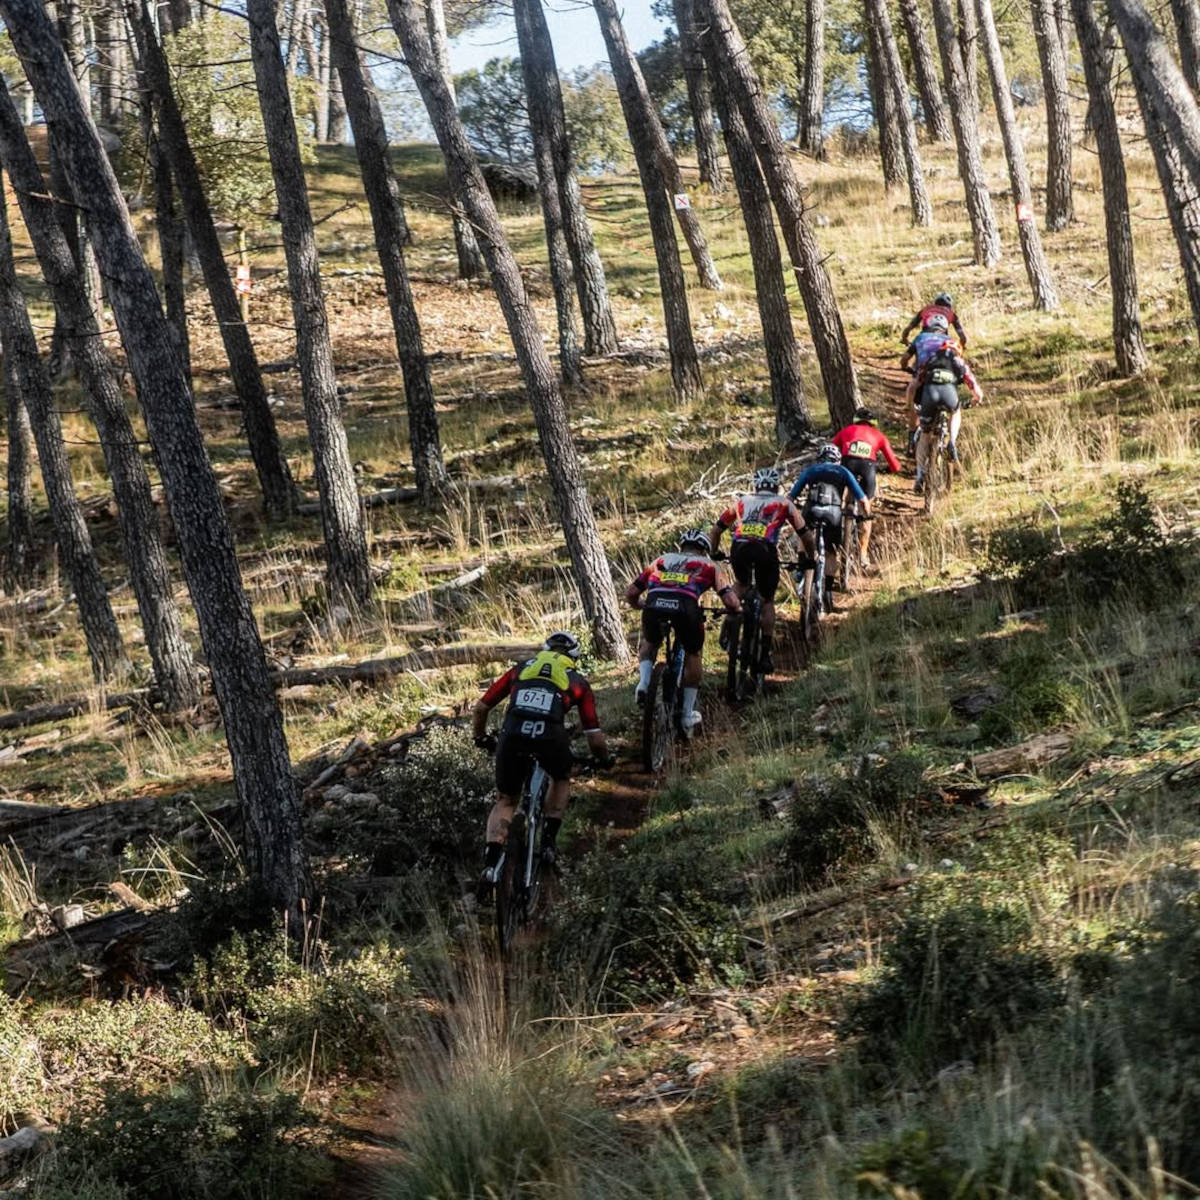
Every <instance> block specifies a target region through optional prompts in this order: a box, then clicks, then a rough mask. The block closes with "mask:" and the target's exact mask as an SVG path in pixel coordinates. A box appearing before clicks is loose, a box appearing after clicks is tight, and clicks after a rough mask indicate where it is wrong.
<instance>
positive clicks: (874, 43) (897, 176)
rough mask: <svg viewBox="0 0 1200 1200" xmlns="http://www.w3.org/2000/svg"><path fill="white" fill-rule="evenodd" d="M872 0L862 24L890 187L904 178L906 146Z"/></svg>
mask: <svg viewBox="0 0 1200 1200" xmlns="http://www.w3.org/2000/svg"><path fill="white" fill-rule="evenodd" d="M875 11H876V10H875V6H874V4H873V3H872V2H871V0H865V3H864V4H863V25H864V26H865V28H866V35H867V83H868V85H869V91H870V93H871V108H872V109H873V111H874V114H875V128H876V129H877V130H878V132H879V160H880V164H881V166H882V167H883V186H884V187H885V188H886V189H887V190H888V191H891V190H892V188H897V187H899V186H900V185H901V184H902V183H903V182H904V147H903V146H902V145H901V143H900V115H899V113H898V112H897V111H896V97H895V94H894V93H893V91H892V82H891V79H890V78H889V77H888V72H887V64H886V63H885V62H884V60H883V54H882V51H881V50H880V45H879V25H878V22H877V21H876V20H875Z"/></svg>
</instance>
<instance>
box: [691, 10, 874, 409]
mask: <svg viewBox="0 0 1200 1200" xmlns="http://www.w3.org/2000/svg"><path fill="white" fill-rule="evenodd" d="M697 16H698V17H699V18H700V19H701V20H705V21H706V22H707V24H708V26H709V28H710V33H711V37H712V47H713V53H714V54H715V55H716V58H717V61H718V62H719V63H720V69H721V75H722V80H723V82H724V83H725V86H726V88H727V89H728V92H729V98H730V100H731V102H733V103H734V104H736V106H737V108H738V111H739V112H740V113H741V115H742V119H743V120H744V121H745V122H746V128H747V130H748V131H749V133H750V137H751V139H752V140H753V142H754V148H755V151H756V153H757V154H758V161H759V165H760V166H761V167H762V171H763V176H764V178H765V179H766V182H767V190H768V191H769V192H770V193H771V200H772V203H773V204H774V205H775V211H776V213H777V214H778V215H779V224H780V228H781V230H782V232H783V240H784V244H785V245H786V246H787V248H788V255H789V256H790V258H791V260H792V269H793V270H794V271H795V272H796V282H797V285H798V286H799V288H800V296H801V299H802V300H803V301H804V311H805V313H806V314H807V316H808V327H809V331H810V332H811V334H812V340H813V349H814V350H815V352H816V356H817V361H818V362H819V363H820V364H821V379H822V381H823V382H824V384H825V396H826V399H827V400H828V402H829V412H830V416H832V418H833V420H834V423H835V424H837V425H839V426H841V425H848V424H850V422H851V421H852V420H853V419H854V410H855V409H856V408H857V407H858V380H857V378H856V377H855V374H854V362H853V360H852V359H851V357H850V345H849V343H848V342H847V340H846V330H845V328H844V326H843V325H842V315H841V313H840V312H839V311H838V305H837V297H836V296H835V295H834V292H833V284H832V282H831V281H830V278H829V274H828V272H827V271H826V270H825V264H824V262H823V260H822V256H821V251H820V247H819V246H818V245H817V239H816V238H815V237H814V236H813V232H812V230H811V229H810V228H809V224H808V220H807V219H806V217H805V206H804V194H803V192H802V191H801V189H800V183H799V180H797V178H796V173H795V171H794V170H793V168H792V162H791V159H790V158H789V157H788V153H787V148H786V147H785V146H784V144H783V137H782V135H781V134H780V132H779V125H778V124H777V123H776V121H775V118H774V115H773V114H772V112H771V107H770V104H769V103H768V102H767V98H766V96H765V95H764V94H763V90H762V84H761V83H760V82H759V80H758V76H757V74H756V73H755V71H754V68H753V66H752V65H751V63H750V56H749V54H748V53H747V51H746V44H745V42H744V41H742V35H741V32H740V31H739V30H738V27H737V25H736V24H735V23H734V20H733V16H732V15H731V14H730V11H729V5H728V3H727V2H726V0H701V2H700V3H699V4H698V5H697ZM714 74H715V72H714Z"/></svg>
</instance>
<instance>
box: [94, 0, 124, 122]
mask: <svg viewBox="0 0 1200 1200" xmlns="http://www.w3.org/2000/svg"><path fill="white" fill-rule="evenodd" d="M95 21H96V68H97V70H96V74H97V76H98V79H99V89H98V90H99V99H100V119H101V120H102V121H104V122H106V123H107V124H109V125H114V124H116V123H117V121H118V120H119V119H120V113H121V87H122V82H123V81H122V79H121V68H120V59H121V55H122V52H123V51H124V48H125V44H124V32H125V22H124V21H123V19H122V16H121V11H120V9H119V8H115V7H110V6H108V5H103V4H102V5H100V6H99V7H98V8H97V9H96V15H95Z"/></svg>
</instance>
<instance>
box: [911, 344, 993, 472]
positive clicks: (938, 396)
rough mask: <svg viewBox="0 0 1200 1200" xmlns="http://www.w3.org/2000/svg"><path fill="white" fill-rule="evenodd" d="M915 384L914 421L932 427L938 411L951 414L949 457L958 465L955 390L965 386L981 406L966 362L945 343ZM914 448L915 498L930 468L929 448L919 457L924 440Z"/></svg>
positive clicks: (959, 414)
mask: <svg viewBox="0 0 1200 1200" xmlns="http://www.w3.org/2000/svg"><path fill="white" fill-rule="evenodd" d="M914 382H915V383H916V384H917V385H918V387H919V388H920V399H919V400H918V401H917V403H916V404H915V405H914V407H913V419H914V420H916V421H919V423H920V425H921V426H927V425H930V424H932V423H933V420H934V418H935V417H936V416H937V412H938V409H944V410H945V411H946V412H948V413H949V414H950V457H951V458H952V459H953V460H954V461H955V462H958V431H959V429H960V428H961V426H962V408H961V406H960V405H959V400H958V386H959V384H964V385H965V386H966V388H967V390H968V391H969V392H970V393H971V396H972V397H973V398H974V401H975V403H976V404H982V403H983V389H982V388H981V387H980V386H979V381H978V380H977V379H976V378H975V376H974V374H973V373H972V372H971V368H970V367H969V366H968V365H967V361H966V359H965V358H963V356H962V355H961V354H960V353H959V352H958V348H957V347H956V346H955V345H954V343H953V342H951V341H946V342H944V343H943V344H942V346H940V347H939V348H938V349H937V350H935V351H934V352H933V353H932V354H931V355H930V356H929V357H928V358H927V359H926V360H925V365H924V366H923V367H921V369H920V370H919V372H918V373H917V375H916V377H915V379H914ZM917 436H918V440H917V443H916V446H915V447H914V449H915V451H916V456H917V478H916V480H915V481H914V483H913V491H914V492H917V493H918V494H919V493H920V492H921V491H922V490H923V489H924V487H925V469H926V467H927V466H928V465H929V464H928V461H922V459H923V458H924V459H926V460H927V459H928V446H926V453H925V454H924V455H922V453H921V445H922V442H926V443H927V442H928V439H927V438H924V439H923V438H921V437H920V431H919V430H918V435H917Z"/></svg>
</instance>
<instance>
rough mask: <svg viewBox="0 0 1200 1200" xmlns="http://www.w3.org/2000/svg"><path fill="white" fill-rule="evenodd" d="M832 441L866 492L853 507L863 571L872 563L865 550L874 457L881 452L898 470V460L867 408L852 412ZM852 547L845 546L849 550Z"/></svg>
mask: <svg viewBox="0 0 1200 1200" xmlns="http://www.w3.org/2000/svg"><path fill="white" fill-rule="evenodd" d="M833 444H834V445H835V446H836V447H837V448H838V449H839V450H840V451H841V452H842V466H843V467H845V468H846V470H847V471H849V472H850V474H851V475H853V476H854V478H855V479H857V480H858V482H859V486H860V487H861V488H862V490H863V491H864V492H865V493H866V497H867V498H866V499H865V500H859V501H858V502H857V503H856V505H855V509H854V511H855V512H856V513H858V561H859V563H860V564H861V565H862V568H863V570H864V571H865V570H866V569H867V568H868V567H869V566H870V565H871V559H870V556H869V554H868V550H869V549H870V545H871V521H872V520H873V519H874V518H873V517H872V516H871V502H872V501H873V500H874V499H875V490H876V486H877V483H876V479H875V459H876V458H877V457H878V456H879V455H880V454H882V455H883V457H884V460H885V461H886V462H887V465H888V470H889V471H892V472H894V473H895V472H899V470H900V460H899V459H897V457H896V454H895V452H894V451H893V450H892V445H891V443H890V442H889V441H888V440H887V435H886V434H884V433H881V432H880V431H879V429H878V427H877V425H876V416H875V414H874V413H873V412H872V411H871V410H870V409H869V408H859V409H858V411H857V412H855V414H854V423H853V424H852V425H847V426H846V427H845V429H840V430H838V432H837V433H835V434H834V435H833ZM851 549H852V548H850V549H848V550H847V553H849V552H850V550H851Z"/></svg>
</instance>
